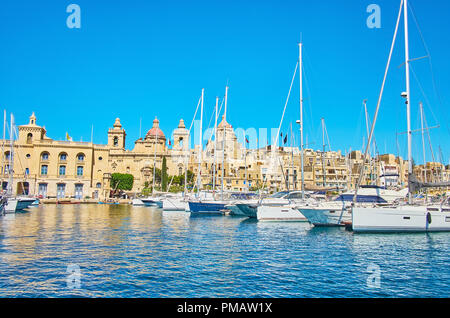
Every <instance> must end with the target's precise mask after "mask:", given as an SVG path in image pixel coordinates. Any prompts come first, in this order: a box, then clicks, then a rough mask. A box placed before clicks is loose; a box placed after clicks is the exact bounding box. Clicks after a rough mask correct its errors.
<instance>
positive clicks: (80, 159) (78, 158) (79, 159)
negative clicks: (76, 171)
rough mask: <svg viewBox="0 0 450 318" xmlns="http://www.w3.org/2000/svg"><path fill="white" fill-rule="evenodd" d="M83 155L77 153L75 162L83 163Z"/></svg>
mask: <svg viewBox="0 0 450 318" xmlns="http://www.w3.org/2000/svg"><path fill="white" fill-rule="evenodd" d="M84 157H85V156H84V153H79V154H78V155H77V160H78V161H84Z"/></svg>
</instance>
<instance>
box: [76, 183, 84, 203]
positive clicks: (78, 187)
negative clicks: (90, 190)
mask: <svg viewBox="0 0 450 318" xmlns="http://www.w3.org/2000/svg"><path fill="white" fill-rule="evenodd" d="M75 198H76V199H82V198H83V185H82V184H76V185H75Z"/></svg>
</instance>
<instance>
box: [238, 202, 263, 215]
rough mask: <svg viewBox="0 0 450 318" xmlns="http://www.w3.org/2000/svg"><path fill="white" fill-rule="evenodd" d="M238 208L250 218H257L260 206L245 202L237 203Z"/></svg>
mask: <svg viewBox="0 0 450 318" xmlns="http://www.w3.org/2000/svg"><path fill="white" fill-rule="evenodd" d="M236 206H237V207H238V209H239V210H240V211H241V212H242V213H243V214H244V215H245V216H247V217H249V218H256V217H257V212H258V207H257V206H256V205H249V204H244V203H239V204H236Z"/></svg>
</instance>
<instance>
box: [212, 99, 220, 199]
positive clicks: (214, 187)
mask: <svg viewBox="0 0 450 318" xmlns="http://www.w3.org/2000/svg"><path fill="white" fill-rule="evenodd" d="M218 106H219V97H216V118H215V123H214V166H213V194H215V191H216V161H217V160H216V156H217V117H218Z"/></svg>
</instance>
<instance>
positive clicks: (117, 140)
mask: <svg viewBox="0 0 450 318" xmlns="http://www.w3.org/2000/svg"><path fill="white" fill-rule="evenodd" d="M118 145H119V137H117V136H116V137H114V147H117V146H118Z"/></svg>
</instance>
